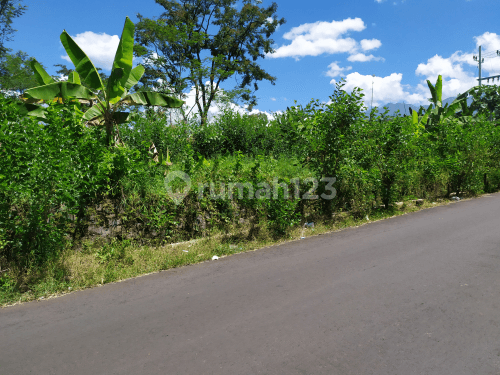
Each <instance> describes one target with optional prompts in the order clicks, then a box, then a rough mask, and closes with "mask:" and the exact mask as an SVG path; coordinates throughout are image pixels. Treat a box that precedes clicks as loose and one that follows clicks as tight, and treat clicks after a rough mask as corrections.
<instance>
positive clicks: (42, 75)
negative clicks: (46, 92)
mask: <svg viewBox="0 0 500 375" xmlns="http://www.w3.org/2000/svg"><path fill="white" fill-rule="evenodd" d="M30 65H31V69H33V73H35V78H36V80H37V81H38V83H39V84H40V85H47V84H49V83H53V82H54V79H53V78H52V77H51V76H49V74H48V73H47V72H46V71H45V69H44V68H43V66H42V65H40V63H38V61H36V60H35V59H33V60H32V61H31V64H30Z"/></svg>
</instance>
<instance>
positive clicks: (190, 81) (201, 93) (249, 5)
mask: <svg viewBox="0 0 500 375" xmlns="http://www.w3.org/2000/svg"><path fill="white" fill-rule="evenodd" d="M156 3H157V4H159V5H161V6H162V7H163V8H164V9H165V12H164V13H163V14H162V15H161V16H160V17H159V18H158V19H156V20H153V19H149V18H145V17H143V16H142V15H140V14H138V18H139V22H138V23H137V34H136V37H135V40H136V45H135V47H134V52H135V53H136V55H137V56H143V57H144V58H145V61H146V63H145V68H146V72H145V75H144V77H143V79H142V82H143V83H144V84H145V85H147V86H149V87H155V88H156V89H159V90H161V91H164V92H169V93H170V92H173V93H174V94H175V95H176V96H177V97H180V98H183V97H185V94H186V91H189V90H191V88H192V87H194V90H195V102H196V106H197V109H198V113H199V114H200V116H201V122H202V124H204V123H206V121H207V116H208V110H209V108H210V106H211V104H212V103H213V102H214V100H217V96H218V95H219V94H220V92H219V91H220V85H221V84H222V83H223V82H225V81H226V80H228V79H229V78H230V77H233V76H235V78H237V82H238V83H237V87H236V89H235V90H236V92H237V93H238V97H239V98H241V99H243V100H244V101H245V102H247V103H248V104H249V107H250V108H252V107H253V106H254V105H255V104H256V103H257V98H256V96H255V95H254V94H253V93H252V92H251V91H250V90H249V89H248V87H250V86H251V85H252V83H253V89H254V90H255V91H256V90H258V82H259V81H263V80H267V81H269V82H271V84H274V83H275V80H276V77H273V76H271V75H270V74H269V73H267V72H266V71H265V70H264V69H262V68H261V67H260V66H259V64H258V63H257V62H256V61H257V60H258V59H259V58H264V57H265V55H266V54H268V53H273V52H274V50H273V48H272V44H273V43H274V41H273V40H272V39H270V36H271V35H272V34H273V33H274V32H275V31H276V29H277V27H278V26H279V25H282V24H284V23H285V19H284V18H281V19H278V18H277V16H276V10H277V8H278V7H277V5H276V3H272V4H271V6H269V7H261V6H259V4H260V3H261V1H259V0H243V1H242V3H243V4H242V7H241V10H238V9H237V7H236V4H237V3H239V1H238V0H179V1H175V0H156ZM233 93H234V92H233Z"/></svg>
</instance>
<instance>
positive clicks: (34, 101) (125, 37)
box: [21, 17, 184, 145]
mask: <svg viewBox="0 0 500 375" xmlns="http://www.w3.org/2000/svg"><path fill="white" fill-rule="evenodd" d="M134 28H135V27H134V24H133V22H132V21H131V20H130V19H129V18H128V17H127V18H126V19H125V25H124V27H123V32H122V35H121V38H120V42H119V44H118V49H117V51H116V54H115V59H114V62H113V67H112V70H111V75H110V77H109V80H108V83H107V86H106V87H104V85H103V82H102V80H101V77H100V75H99V73H98V71H97V69H96V68H95V66H94V64H93V63H92V61H91V60H90V59H89V57H88V56H87V55H86V54H85V52H83V50H82V49H81V48H80V47H79V46H78V44H76V42H75V41H74V40H73V39H72V38H71V36H70V35H69V34H68V33H67V32H66V30H64V31H63V32H62V34H61V37H60V38H61V42H62V44H63V46H64V49H65V50H66V52H67V54H68V56H69V58H70V59H71V61H72V62H73V64H74V65H75V71H74V72H73V73H72V74H70V76H69V77H68V80H67V81H63V82H61V81H59V82H56V81H54V80H53V79H52V77H50V75H48V74H47V72H46V71H45V70H44V69H43V67H42V66H41V65H40V64H39V63H37V62H36V61H34V62H33V63H32V68H33V71H34V73H35V77H36V78H37V80H38V82H39V84H40V86H38V87H33V88H31V89H28V90H26V92H25V94H24V95H23V96H22V97H21V99H22V100H23V101H25V102H26V104H29V105H31V107H30V108H29V111H28V115H31V116H37V117H42V118H44V116H45V111H44V109H43V107H40V106H38V107H37V108H33V105H38V104H39V103H43V102H51V101H62V100H78V101H80V102H83V103H86V104H89V105H90V108H88V109H87V110H86V112H85V113H84V115H83V119H84V120H85V121H87V124H90V125H102V126H104V127H105V129H106V134H107V143H108V145H109V144H111V143H112V140H115V141H116V140H119V134H118V130H117V127H116V125H117V124H121V123H124V122H126V121H127V119H128V116H129V112H123V111H120V109H121V108H122V107H123V106H125V105H141V106H160V107H163V108H179V107H181V106H182V105H183V104H184V102H183V101H182V100H179V99H176V98H172V97H170V96H167V95H165V94H162V93H159V92H135V93H130V89H131V88H132V87H133V86H134V85H136V84H137V83H138V82H139V80H140V79H141V77H142V75H143V74H144V67H143V66H141V65H138V66H136V67H135V68H132V58H133V47H134ZM113 135H114V137H113Z"/></svg>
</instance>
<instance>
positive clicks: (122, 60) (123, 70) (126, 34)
mask: <svg viewBox="0 0 500 375" xmlns="http://www.w3.org/2000/svg"><path fill="white" fill-rule="evenodd" d="M134 29H135V26H134V23H133V22H132V21H131V20H130V19H129V18H128V17H127V18H126V19H125V25H124V26H123V31H122V35H121V38H120V43H119V44H118V49H117V50H116V54H115V60H114V62H113V69H112V71H111V75H110V77H109V80H108V87H107V92H108V101H109V103H111V104H115V103H117V102H118V101H120V99H121V97H122V95H123V94H124V93H125V92H126V91H127V89H126V88H125V85H126V83H127V81H128V79H129V75H130V72H131V70H132V58H133V55H134Z"/></svg>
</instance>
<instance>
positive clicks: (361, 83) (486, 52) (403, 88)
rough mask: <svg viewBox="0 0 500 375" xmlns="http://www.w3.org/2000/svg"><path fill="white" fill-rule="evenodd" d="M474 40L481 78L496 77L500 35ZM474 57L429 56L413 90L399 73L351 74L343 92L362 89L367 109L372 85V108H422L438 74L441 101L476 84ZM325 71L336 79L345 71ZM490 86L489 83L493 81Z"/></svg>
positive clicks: (333, 66)
mask: <svg viewBox="0 0 500 375" xmlns="http://www.w3.org/2000/svg"><path fill="white" fill-rule="evenodd" d="M474 39H475V41H476V47H477V48H478V47H479V46H480V45H481V46H482V52H483V53H482V56H484V58H485V61H484V64H483V77H486V76H493V75H500V64H498V62H497V61H498V58H497V57H496V56H497V53H496V51H497V48H498V47H499V46H500V36H499V35H497V34H495V33H489V32H486V33H484V34H482V35H481V36H478V37H475V38H474ZM477 54H478V53H477V52H476V51H474V52H470V53H469V52H467V53H464V52H462V51H457V52H455V53H453V54H451V55H450V56H449V57H443V56H439V55H435V56H433V57H430V58H429V59H427V61H426V62H422V63H420V64H418V66H417V67H416V69H415V75H416V76H420V77H421V78H422V79H421V80H420V82H419V83H418V84H417V85H416V86H413V87H411V86H410V85H405V84H403V83H402V80H403V75H402V74H401V73H392V74H390V75H389V76H386V77H372V76H371V75H362V74H360V73H358V72H353V73H350V74H348V75H347V76H346V77H345V79H346V85H345V86H344V89H345V90H346V91H352V89H353V88H354V87H360V88H362V89H363V92H364V94H365V97H364V101H365V103H366V105H367V106H369V104H370V102H371V90H372V82H373V105H374V106H379V105H383V104H386V103H390V102H403V101H404V102H406V103H411V104H416V105H425V104H428V103H429V101H428V98H429V97H430V92H429V87H428V85H427V80H429V81H430V82H431V83H432V84H433V85H434V84H435V83H436V81H437V78H438V76H439V75H441V76H442V77H443V99H447V98H450V97H454V96H457V95H458V94H460V93H463V92H465V91H467V90H469V89H470V88H471V87H473V86H476V85H477V84H478V82H477V80H476V70H475V68H476V66H477V62H476V61H474V60H473V56H474V55H477ZM369 57H370V56H365V55H363V54H360V53H359V54H353V55H351V56H349V57H348V60H349V61H358V59H359V60H364V59H367V60H368V58H369ZM329 68H330V70H331V73H332V74H327V75H329V76H331V77H335V76H336V75H338V76H340V75H342V74H341V73H342V71H343V70H346V68H341V67H339V65H338V62H335V63H332V64H330V65H329ZM330 83H331V84H335V83H336V80H335V79H332V80H331V81H330ZM495 83H498V82H495ZM483 84H488V82H487V81H483ZM490 84H493V82H491V83H490Z"/></svg>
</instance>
